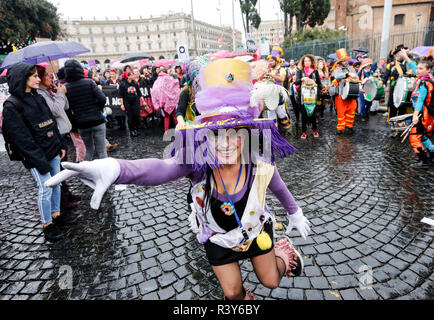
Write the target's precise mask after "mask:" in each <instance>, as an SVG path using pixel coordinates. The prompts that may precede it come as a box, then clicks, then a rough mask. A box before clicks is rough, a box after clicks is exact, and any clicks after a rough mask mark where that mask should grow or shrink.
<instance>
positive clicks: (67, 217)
mask: <svg viewBox="0 0 434 320" xmlns="http://www.w3.org/2000/svg"><path fill="white" fill-rule="evenodd" d="M76 222H77V216H76V215H73V214H72V213H65V212H63V213H61V214H60V216H57V217H56V218H54V219H53V223H54V224H56V225H58V226H70V225H73V224H75V223H76Z"/></svg>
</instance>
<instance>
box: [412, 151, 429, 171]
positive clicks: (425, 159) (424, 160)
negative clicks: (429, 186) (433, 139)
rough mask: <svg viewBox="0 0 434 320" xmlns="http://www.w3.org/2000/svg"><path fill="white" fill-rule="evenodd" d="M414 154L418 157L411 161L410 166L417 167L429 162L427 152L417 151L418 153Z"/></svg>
mask: <svg viewBox="0 0 434 320" xmlns="http://www.w3.org/2000/svg"><path fill="white" fill-rule="evenodd" d="M416 154H417V157H418V158H419V161H417V162H415V163H413V164H412V165H411V167H413V168H418V167H424V166H427V165H428V164H429V162H428V152H426V151H422V152H419V153H416Z"/></svg>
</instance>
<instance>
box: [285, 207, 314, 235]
mask: <svg viewBox="0 0 434 320" xmlns="http://www.w3.org/2000/svg"><path fill="white" fill-rule="evenodd" d="M288 220H289V222H288V227H287V228H286V234H287V235H289V233H290V232H291V230H292V229H293V228H294V227H296V228H297V230H298V232H300V234H301V236H302V237H303V239H304V240H306V237H307V235H308V234H309V233H310V227H309V224H310V221H309V220H307V218H306V217H305V216H304V215H303V210H301V208H298V210H297V212H296V213H294V214H290V215H288Z"/></svg>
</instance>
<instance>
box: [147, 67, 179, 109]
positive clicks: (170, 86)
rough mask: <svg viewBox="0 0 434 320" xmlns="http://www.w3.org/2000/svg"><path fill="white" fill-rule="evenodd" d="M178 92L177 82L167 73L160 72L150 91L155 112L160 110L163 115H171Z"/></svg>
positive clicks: (176, 102) (176, 103) (176, 101)
mask: <svg viewBox="0 0 434 320" xmlns="http://www.w3.org/2000/svg"><path fill="white" fill-rule="evenodd" d="M179 92H180V88H179V81H178V80H176V79H175V78H173V77H172V76H170V75H169V74H167V73H164V72H160V74H159V75H158V78H157V80H156V81H155V82H154V85H153V87H152V89H151V97H152V103H153V104H154V109H155V111H158V110H160V109H161V110H162V111H163V115H170V114H172V113H173V112H174V111H175V109H176V107H177V105H178V99H179Z"/></svg>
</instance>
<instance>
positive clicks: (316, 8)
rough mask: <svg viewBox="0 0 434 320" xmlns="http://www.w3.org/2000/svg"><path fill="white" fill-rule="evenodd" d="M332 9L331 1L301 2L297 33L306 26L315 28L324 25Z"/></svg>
mask: <svg viewBox="0 0 434 320" xmlns="http://www.w3.org/2000/svg"><path fill="white" fill-rule="evenodd" d="M330 8H331V5H330V0H301V10H300V14H299V15H298V16H297V31H300V30H301V29H303V28H304V27H305V26H309V27H311V28H313V27H315V26H318V25H322V24H323V23H324V20H325V19H326V18H327V16H328V14H329V12H330Z"/></svg>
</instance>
